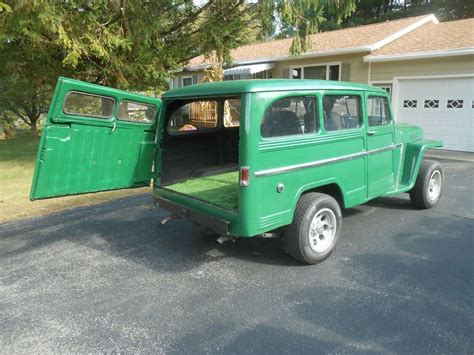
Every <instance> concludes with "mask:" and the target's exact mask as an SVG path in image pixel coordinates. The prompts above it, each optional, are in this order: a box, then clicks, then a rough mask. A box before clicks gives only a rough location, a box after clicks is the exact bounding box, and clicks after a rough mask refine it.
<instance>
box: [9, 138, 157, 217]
mask: <svg viewBox="0 0 474 355" xmlns="http://www.w3.org/2000/svg"><path fill="white" fill-rule="evenodd" d="M38 143H39V138H30V137H21V138H14V139H8V140H0V223H3V222H6V221H10V220H14V219H19V218H26V217H32V216H39V215H43V214H48V213H51V212H55V211H59V210H63V209H66V208H71V207H76V206H85V205H91V204H97V203H100V202H103V201H107V200H113V199H116V198H119V197H123V196H129V195H135V194H140V193H146V192H148V193H150V188H148V187H144V188H139V189H131V190H120V191H107V192H99V193H94V194H86V195H78V196H67V197H60V198H54V199H49V200H39V201H34V202H31V201H30V200H29V192H30V187H31V179H32V177H33V170H34V166H35V160H36V152H37V149H38Z"/></svg>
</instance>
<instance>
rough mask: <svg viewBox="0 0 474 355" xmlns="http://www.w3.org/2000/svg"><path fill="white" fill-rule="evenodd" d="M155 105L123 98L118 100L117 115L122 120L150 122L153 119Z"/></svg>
mask: <svg viewBox="0 0 474 355" xmlns="http://www.w3.org/2000/svg"><path fill="white" fill-rule="evenodd" d="M155 115H156V107H155V106H153V105H147V104H142V103H139V102H133V101H128V100H124V101H122V102H120V106H119V109H118V114H117V117H118V119H119V120H122V121H132V122H140V123H151V122H153V120H154V119H155Z"/></svg>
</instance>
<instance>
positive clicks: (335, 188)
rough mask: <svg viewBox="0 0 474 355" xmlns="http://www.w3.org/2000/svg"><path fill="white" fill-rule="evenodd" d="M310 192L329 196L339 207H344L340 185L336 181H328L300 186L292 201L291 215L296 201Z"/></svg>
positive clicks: (343, 197)
mask: <svg viewBox="0 0 474 355" xmlns="http://www.w3.org/2000/svg"><path fill="white" fill-rule="evenodd" d="M310 192H319V193H323V194H326V195H329V196H331V197H333V198H334V199H335V200H336V201H337V203H339V206H341V207H345V196H344V193H343V191H342V189H341V186H340V184H339V183H338V181H337V180H336V179H330V180H325V181H320V182H318V183H313V184H308V185H305V186H302V187H301V188H300V189H299V190H298V193H297V194H296V196H295V199H294V200H293V204H292V210H293V213H294V211H295V210H296V205H297V204H298V201H299V200H300V198H301V196H303V195H305V194H307V193H310Z"/></svg>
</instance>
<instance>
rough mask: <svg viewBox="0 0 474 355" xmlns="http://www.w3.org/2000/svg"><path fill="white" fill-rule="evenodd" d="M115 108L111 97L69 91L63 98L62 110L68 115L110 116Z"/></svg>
mask: <svg viewBox="0 0 474 355" xmlns="http://www.w3.org/2000/svg"><path fill="white" fill-rule="evenodd" d="M114 110H115V100H114V99H113V98H111V97H106V96H99V95H92V94H86V93H83V92H77V91H71V92H69V93H68V94H67V96H66V99H65V100H64V105H63V111H64V113H66V114H68V115H77V116H86V117H94V118H110V117H112V116H113V114H114Z"/></svg>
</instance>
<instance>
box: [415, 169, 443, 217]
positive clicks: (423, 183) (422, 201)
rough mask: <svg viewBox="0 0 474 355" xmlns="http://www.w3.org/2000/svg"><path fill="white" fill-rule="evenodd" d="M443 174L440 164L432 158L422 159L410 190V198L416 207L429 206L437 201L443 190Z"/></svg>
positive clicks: (424, 207)
mask: <svg viewBox="0 0 474 355" xmlns="http://www.w3.org/2000/svg"><path fill="white" fill-rule="evenodd" d="M443 183H444V175H443V168H442V167H441V164H440V163H438V162H437V161H434V160H424V161H423V163H422V165H421V168H420V172H419V173H418V176H417V178H416V183H415V186H413V189H412V190H411V191H410V200H411V202H412V203H413V205H414V206H415V207H417V208H423V209H426V208H431V207H433V206H434V205H436V203H437V202H438V201H439V198H440V197H441V194H442V192H443Z"/></svg>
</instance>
